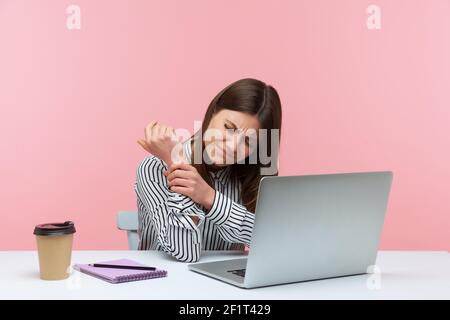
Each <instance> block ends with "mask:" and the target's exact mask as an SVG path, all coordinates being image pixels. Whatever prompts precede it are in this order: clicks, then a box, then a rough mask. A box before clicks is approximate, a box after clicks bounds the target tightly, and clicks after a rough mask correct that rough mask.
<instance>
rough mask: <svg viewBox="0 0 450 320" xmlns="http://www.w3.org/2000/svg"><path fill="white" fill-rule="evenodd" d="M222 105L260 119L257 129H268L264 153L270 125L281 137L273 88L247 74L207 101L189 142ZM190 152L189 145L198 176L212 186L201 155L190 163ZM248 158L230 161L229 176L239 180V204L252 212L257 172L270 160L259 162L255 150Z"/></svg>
mask: <svg viewBox="0 0 450 320" xmlns="http://www.w3.org/2000/svg"><path fill="white" fill-rule="evenodd" d="M222 109H228V110H234V111H240V112H246V113H249V114H252V115H257V117H258V120H259V123H260V129H268V130H267V142H268V145H267V156H272V155H273V153H272V150H271V143H270V142H271V130H270V129H279V134H280V137H281V102H280V98H279V95H278V93H277V91H276V90H275V89H274V88H273V87H272V86H270V85H267V84H265V83H264V82H262V81H260V80H256V79H251V78H245V79H241V80H238V81H236V82H233V83H231V84H230V85H228V86H227V87H226V88H224V89H223V90H222V91H220V92H219V93H218V94H217V95H216V96H215V97H214V99H213V100H212V101H211V103H210V104H209V107H208V109H207V110H206V114H205V117H204V118H203V122H202V129H201V133H202V134H201V135H199V134H198V133H199V132H200V130H199V131H198V132H196V133H194V135H193V136H192V138H193V139H192V143H194V141H196V139H197V141H198V142H200V141H199V140H198V139H202V137H203V135H204V133H205V131H206V130H207V129H208V126H209V123H210V121H211V119H212V117H213V116H214V114H216V113H217V112H219V111H220V110H222ZM258 141H259V140H258ZM194 145H195V144H194ZM199 145H201V150H202V155H203V152H204V149H205V145H204V142H203V141H201V143H200V144H199ZM258 148H259V147H258ZM194 152H195V148H194V147H192V158H191V160H192V161H191V163H192V164H193V166H194V167H195V168H196V169H197V171H198V173H199V174H200V175H201V176H202V178H203V179H204V180H205V181H206V182H207V183H208V184H209V185H210V186H211V187H212V188H214V181H213V180H212V178H211V176H210V175H209V173H208V165H207V164H205V163H204V162H203V157H201V163H194V161H193V159H194ZM277 152H278V150H277ZM248 162H249V161H248V157H247V158H246V159H245V163H244V164H239V165H237V164H232V165H231V172H230V178H232V179H236V178H237V179H238V180H239V181H240V183H241V186H242V188H241V199H242V202H243V205H244V206H245V207H246V208H247V210H248V211H250V212H253V213H254V212H255V206H256V197H257V194H258V188H259V182H260V180H261V178H262V176H261V174H260V168H261V167H269V166H270V165H271V163H269V164H265V165H263V164H262V163H261V162H260V158H259V153H258V156H257V161H256V163H248ZM275 165H276V164H275ZM274 175H278V168H277V169H276V173H275V174H274Z"/></svg>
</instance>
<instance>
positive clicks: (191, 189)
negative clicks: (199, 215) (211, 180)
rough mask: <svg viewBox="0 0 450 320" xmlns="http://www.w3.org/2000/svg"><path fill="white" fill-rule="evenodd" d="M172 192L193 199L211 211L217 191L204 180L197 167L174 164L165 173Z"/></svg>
mask: <svg viewBox="0 0 450 320" xmlns="http://www.w3.org/2000/svg"><path fill="white" fill-rule="evenodd" d="M164 175H165V176H166V178H167V182H168V184H169V188H170V190H171V191H174V192H178V193H180V194H183V195H185V196H188V197H189V198H191V199H192V200H193V201H194V202H197V203H198V204H200V205H202V206H203V207H205V208H206V209H207V210H209V209H211V207H212V204H213V201H214V196H215V192H216V191H215V190H214V189H213V188H211V186H210V185H209V184H208V183H206V181H205V180H203V178H202V176H201V175H200V174H199V173H198V171H197V169H195V167H193V166H191V165H190V164H186V163H174V164H172V165H170V166H169V169H168V170H167V171H164Z"/></svg>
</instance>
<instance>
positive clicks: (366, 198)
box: [188, 171, 393, 288]
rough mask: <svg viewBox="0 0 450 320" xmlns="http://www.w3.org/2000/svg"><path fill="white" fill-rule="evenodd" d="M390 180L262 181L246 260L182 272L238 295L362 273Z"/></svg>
mask: <svg viewBox="0 0 450 320" xmlns="http://www.w3.org/2000/svg"><path fill="white" fill-rule="evenodd" d="M392 178H393V173H392V172H391V171H380V172H360V173H359V172H357V173H339V174H321V175H304V176H282V177H280V176H272V177H263V178H262V179H261V182H260V187H259V191H258V198H257V203H256V211H255V222H254V226H253V232H252V240H251V247H250V252H249V254H248V257H247V258H241V259H232V260H222V261H214V262H204V263H193V264H189V265H188V268H189V270H192V271H195V272H198V273H201V274H203V275H206V276H209V277H212V278H215V279H218V280H221V281H224V282H227V283H230V284H233V285H236V286H238V287H242V288H255V287H261V286H269V285H277V284H283V283H292V282H299V281H307V280H317V279H325V278H333V277H341V276H348V275H357V274H364V273H367V272H368V267H370V266H372V265H374V264H375V260H376V256H377V249H378V243H379V239H380V235H381V230H382V227H383V222H384V216H385V212H386V208H387V203H388V197H389V192H390V188H391V183H392Z"/></svg>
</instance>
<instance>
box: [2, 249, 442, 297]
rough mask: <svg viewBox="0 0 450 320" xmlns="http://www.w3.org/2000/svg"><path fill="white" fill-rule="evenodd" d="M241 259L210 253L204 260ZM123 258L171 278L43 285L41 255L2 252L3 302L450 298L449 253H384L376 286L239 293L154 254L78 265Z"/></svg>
mask: <svg viewBox="0 0 450 320" xmlns="http://www.w3.org/2000/svg"><path fill="white" fill-rule="evenodd" d="M239 254H240V253H237V252H205V253H204V254H203V256H202V261H207V260H215V259H227V258H236V257H239ZM117 258H130V259H136V260H138V261H140V262H142V263H147V264H149V265H155V266H157V267H160V268H165V269H166V270H168V272H169V275H168V277H167V278H161V279H152V280H146V281H139V282H129V283H123V284H109V283H107V282H104V281H102V280H99V279H95V278H93V277H90V276H88V275H85V274H82V273H79V272H78V271H74V272H73V274H72V275H71V276H70V277H69V278H68V279H66V280H62V281H43V280H40V279H39V274H38V270H39V269H38V258H37V253H36V252H35V251H2V252H0V299H397V298H400V299H403V298H412V299H450V254H449V253H448V252H443V251H440V252H436V251H434V252H432V251H409V252H408V251H381V252H379V254H378V260H377V266H378V267H379V268H380V271H381V274H380V278H379V281H377V280H375V282H373V281H370V279H374V278H370V277H374V276H376V275H374V274H372V275H360V276H351V277H343V278H335V279H327V280H318V281H309V282H302V283H295V284H287V285H280V286H272V287H265V288H257V289H239V288H236V287H234V286H231V285H228V284H225V283H222V282H219V281H216V280H213V279H210V278H207V277H205V276H202V275H200V274H197V273H194V272H192V271H188V270H187V266H186V264H185V263H181V262H177V261H175V260H172V259H171V258H170V257H168V256H166V255H165V254H164V253H161V252H154V251H147V252H146V251H74V252H73V255H72V263H90V262H95V261H100V260H109V259H117ZM368 283H369V284H370V283H371V284H372V285H369V286H368ZM378 284H379V286H378Z"/></svg>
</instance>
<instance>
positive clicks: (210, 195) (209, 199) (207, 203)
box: [202, 187, 216, 210]
mask: <svg viewBox="0 0 450 320" xmlns="http://www.w3.org/2000/svg"><path fill="white" fill-rule="evenodd" d="M215 196H216V190H214V189H213V188H211V187H210V188H209V190H208V192H206V194H205V198H204V200H203V203H202V206H203V207H205V209H206V210H210V209H211V208H212V206H213V203H214V198H215Z"/></svg>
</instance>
